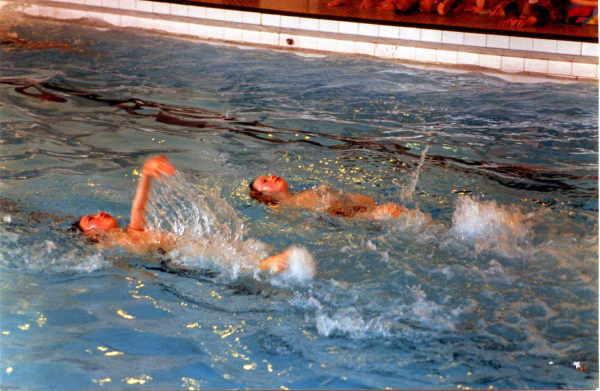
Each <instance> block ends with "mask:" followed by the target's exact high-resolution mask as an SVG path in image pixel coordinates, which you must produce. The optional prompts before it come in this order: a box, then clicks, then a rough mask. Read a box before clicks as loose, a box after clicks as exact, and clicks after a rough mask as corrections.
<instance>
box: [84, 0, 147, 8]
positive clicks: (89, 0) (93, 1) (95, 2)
mask: <svg viewBox="0 0 600 391" xmlns="http://www.w3.org/2000/svg"><path fill="white" fill-rule="evenodd" d="M150 4H152V3H150ZM85 5H91V6H93V7H102V0H85Z"/></svg>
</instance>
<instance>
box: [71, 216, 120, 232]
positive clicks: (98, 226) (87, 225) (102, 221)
mask: <svg viewBox="0 0 600 391" xmlns="http://www.w3.org/2000/svg"><path fill="white" fill-rule="evenodd" d="M117 228H119V223H118V222H117V220H116V219H115V218H114V217H112V216H111V215H109V214H108V213H104V212H100V213H98V214H95V215H85V216H83V217H82V218H80V219H79V221H77V223H74V224H73V226H72V229H77V230H79V231H81V232H83V234H84V235H86V236H88V235H93V234H95V233H98V232H108V231H112V230H113V229H117Z"/></svg>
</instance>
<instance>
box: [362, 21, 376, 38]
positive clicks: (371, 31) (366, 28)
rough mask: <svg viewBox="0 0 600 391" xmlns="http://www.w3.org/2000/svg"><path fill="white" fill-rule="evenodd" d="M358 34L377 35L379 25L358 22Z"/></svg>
mask: <svg viewBox="0 0 600 391" xmlns="http://www.w3.org/2000/svg"><path fill="white" fill-rule="evenodd" d="M358 34H359V35H365V36H368V37H378V36H379V25H377V24H370V23H359V24H358Z"/></svg>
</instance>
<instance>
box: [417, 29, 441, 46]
mask: <svg viewBox="0 0 600 391" xmlns="http://www.w3.org/2000/svg"><path fill="white" fill-rule="evenodd" d="M421 41H423V42H436V43H441V42H442V31H441V30H429V29H422V30H421Z"/></svg>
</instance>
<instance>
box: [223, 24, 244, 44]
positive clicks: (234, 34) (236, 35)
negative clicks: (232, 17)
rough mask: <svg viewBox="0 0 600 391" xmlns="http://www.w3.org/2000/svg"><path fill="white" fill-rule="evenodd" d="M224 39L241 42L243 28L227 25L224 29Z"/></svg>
mask: <svg viewBox="0 0 600 391" xmlns="http://www.w3.org/2000/svg"><path fill="white" fill-rule="evenodd" d="M223 39H225V40H226V41H235V42H239V41H241V40H242V30H240V29H235V28H229V27H225V29H224V31H223Z"/></svg>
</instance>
